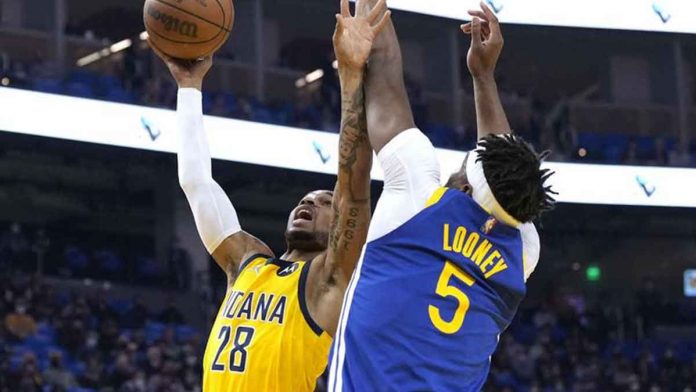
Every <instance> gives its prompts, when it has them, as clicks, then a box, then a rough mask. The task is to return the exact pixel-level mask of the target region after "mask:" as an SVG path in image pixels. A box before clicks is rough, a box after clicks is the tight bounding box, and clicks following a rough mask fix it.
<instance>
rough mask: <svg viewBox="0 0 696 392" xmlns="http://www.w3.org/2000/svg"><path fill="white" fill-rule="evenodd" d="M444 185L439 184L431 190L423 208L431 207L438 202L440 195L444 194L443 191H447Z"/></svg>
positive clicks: (440, 198)
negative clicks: (439, 185) (431, 192)
mask: <svg viewBox="0 0 696 392" xmlns="http://www.w3.org/2000/svg"><path fill="white" fill-rule="evenodd" d="M447 189H448V188H446V187H444V186H441V187H439V188H437V189H435V191H434V192H433V194H432V195H430V197H429V198H428V201H426V202H425V208H428V207H432V206H434V205H435V204H437V203H439V202H440V200H442V197H443V196H444V195H445V192H447Z"/></svg>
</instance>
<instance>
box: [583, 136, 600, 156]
mask: <svg viewBox="0 0 696 392" xmlns="http://www.w3.org/2000/svg"><path fill="white" fill-rule="evenodd" d="M578 145H579V146H580V147H584V148H585V149H586V150H587V151H588V152H589V153H591V154H592V153H596V152H597V151H600V150H602V148H603V146H604V140H603V138H602V136H601V135H599V134H596V133H592V132H583V133H580V134H578Z"/></svg>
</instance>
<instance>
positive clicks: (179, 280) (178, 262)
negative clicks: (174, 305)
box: [169, 241, 191, 290]
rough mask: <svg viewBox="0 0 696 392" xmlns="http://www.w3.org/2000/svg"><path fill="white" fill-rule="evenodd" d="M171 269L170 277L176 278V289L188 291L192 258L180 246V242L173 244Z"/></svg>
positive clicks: (170, 259) (170, 261) (170, 260)
mask: <svg viewBox="0 0 696 392" xmlns="http://www.w3.org/2000/svg"><path fill="white" fill-rule="evenodd" d="M169 269H170V276H172V277H173V278H174V282H173V283H174V287H176V288H177V289H180V290H188V289H189V286H190V280H191V257H190V256H189V254H188V252H186V250H185V249H184V248H182V247H181V246H180V245H179V243H178V241H175V242H174V243H173V244H172V249H171V257H170V258H169Z"/></svg>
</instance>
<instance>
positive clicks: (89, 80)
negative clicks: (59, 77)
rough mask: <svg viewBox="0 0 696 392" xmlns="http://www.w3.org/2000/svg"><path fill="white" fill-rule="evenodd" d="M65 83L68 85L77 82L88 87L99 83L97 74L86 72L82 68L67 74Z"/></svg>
mask: <svg viewBox="0 0 696 392" xmlns="http://www.w3.org/2000/svg"><path fill="white" fill-rule="evenodd" d="M66 81H67V82H69V83H72V82H77V83H84V84H88V85H90V86H96V85H97V83H98V81H99V74H97V73H95V72H91V71H87V70H86V69H84V68H82V69H76V70H73V71H72V72H70V73H69V74H68V76H67V78H66Z"/></svg>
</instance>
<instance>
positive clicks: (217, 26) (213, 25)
mask: <svg viewBox="0 0 696 392" xmlns="http://www.w3.org/2000/svg"><path fill="white" fill-rule="evenodd" d="M143 21H144V23H145V29H147V32H148V34H149V35H150V44H151V45H154V46H156V47H157V49H159V50H160V51H162V52H164V53H165V54H167V55H169V56H171V57H175V58H179V59H186V60H193V59H197V58H201V57H204V56H208V55H211V54H213V53H214V52H215V51H217V50H218V49H220V47H221V46H222V45H223V44H224V43H225V42H226V41H227V38H228V37H229V35H230V31H231V30H232V25H233V24H234V5H233V4H232V0H146V1H145V7H144V10H143Z"/></svg>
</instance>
